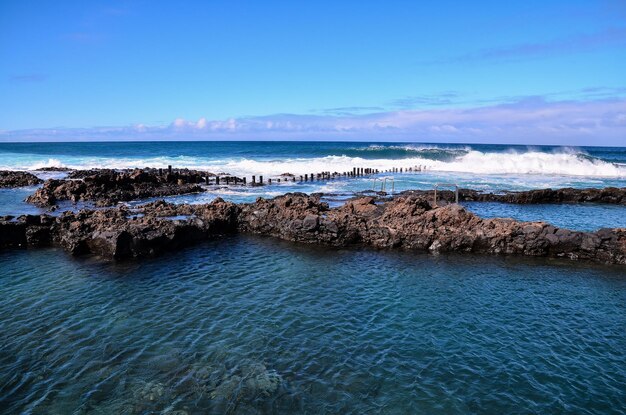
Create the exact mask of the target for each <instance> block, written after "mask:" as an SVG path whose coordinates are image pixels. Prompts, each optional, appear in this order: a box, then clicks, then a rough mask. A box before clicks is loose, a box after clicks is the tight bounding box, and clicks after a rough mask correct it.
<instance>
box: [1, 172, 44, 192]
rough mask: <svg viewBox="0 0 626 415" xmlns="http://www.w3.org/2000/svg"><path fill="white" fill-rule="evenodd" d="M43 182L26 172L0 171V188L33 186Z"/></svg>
mask: <svg viewBox="0 0 626 415" xmlns="http://www.w3.org/2000/svg"><path fill="white" fill-rule="evenodd" d="M40 183H43V180H41V179H40V178H38V177H37V176H35V175H34V174H32V173H29V172H27V171H12V170H0V188H12V187H24V186H35V185H37V184H40Z"/></svg>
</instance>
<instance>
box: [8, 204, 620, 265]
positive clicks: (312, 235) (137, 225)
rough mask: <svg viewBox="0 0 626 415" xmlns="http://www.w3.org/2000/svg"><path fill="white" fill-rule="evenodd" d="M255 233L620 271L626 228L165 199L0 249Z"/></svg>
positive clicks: (134, 252)
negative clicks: (554, 261)
mask: <svg viewBox="0 0 626 415" xmlns="http://www.w3.org/2000/svg"><path fill="white" fill-rule="evenodd" d="M234 233H251V234H257V235H264V236H272V237H277V238H280V239H284V240H289V241H295V242H301V243H309V244H325V245H331V246H338V247H346V246H369V247H373V248H377V249H405V250H412V251H426V252H432V253H443V252H464V253H480V254H496V255H498V254H505V255H528V256H543V257H553V258H569V259H573V260H588V261H594V262H601V263H607V264H621V265H625V264H626V229H601V230H599V231H596V232H577V231H570V230H567V229H560V228H556V227H554V226H552V225H550V224H548V223H545V222H520V221H516V220H513V219H482V218H480V217H478V216H476V215H475V214H473V213H471V212H469V211H467V210H466V209H464V208H463V207H462V206H459V205H455V204H448V205H445V206H434V205H433V204H432V200H430V198H429V197H426V196H424V195H419V194H404V195H401V196H397V197H394V198H393V199H391V200H387V201H381V200H378V199H376V198H373V197H361V198H358V199H355V200H351V201H348V202H347V203H346V204H345V205H343V206H341V207H337V208H329V207H328V204H326V203H324V202H322V201H320V199H319V197H315V196H308V195H305V194H301V193H289V194H285V195H283V196H278V197H276V198H274V199H269V200H266V199H262V198H259V199H258V200H257V201H256V202H254V203H249V204H234V203H231V202H225V201H224V200H222V199H216V200H215V201H213V202H212V203H209V204H201V205H176V204H172V203H167V202H164V201H157V202H152V203H148V204H146V205H143V206H140V207H138V208H135V209H130V208H128V207H125V206H120V207H116V208H107V209H100V210H81V211H79V212H64V213H63V214H61V215H59V216H57V217H53V216H49V215H40V216H33V215H24V216H20V217H19V218H12V217H4V218H1V219H0V248H25V247H37V246H51V245H53V246H60V247H62V248H63V249H64V250H66V251H67V252H69V253H71V254H73V255H83V254H92V255H97V256H100V257H102V258H105V259H124V258H133V257H134V258H140V257H146V256H154V255H158V254H160V253H164V252H170V251H173V250H176V249H178V248H180V247H182V246H185V245H190V244H194V243H197V242H199V241H202V240H206V239H209V238H215V237H219V236H220V235H224V234H234Z"/></svg>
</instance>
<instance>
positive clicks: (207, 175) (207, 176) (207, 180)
mask: <svg viewBox="0 0 626 415" xmlns="http://www.w3.org/2000/svg"><path fill="white" fill-rule="evenodd" d="M206 184H209V173H207V174H206Z"/></svg>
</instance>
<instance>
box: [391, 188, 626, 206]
mask: <svg viewBox="0 0 626 415" xmlns="http://www.w3.org/2000/svg"><path fill="white" fill-rule="evenodd" d="M401 194H403V195H419V196H424V197H429V198H430V200H433V197H434V192H433V191H432V190H408V191H406V192H402V193H401ZM437 200H443V201H448V202H453V201H454V192H453V191H450V190H440V191H437ZM459 201H468V202H469V201H476V202H502V203H517V204H537V203H610V204H618V205H626V188H624V187H605V188H602V189H596V188H589V189H575V188H572V187H566V188H562V189H536V190H526V191H521V192H511V191H506V192H502V193H482V192H479V191H477V190H473V189H459Z"/></svg>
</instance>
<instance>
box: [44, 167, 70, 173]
mask: <svg viewBox="0 0 626 415" xmlns="http://www.w3.org/2000/svg"><path fill="white" fill-rule="evenodd" d="M36 170H37V171H47V172H66V171H73V170H74V169H71V168H69V167H60V166H58V167H54V166H52V167H40V168H38V169H36Z"/></svg>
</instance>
